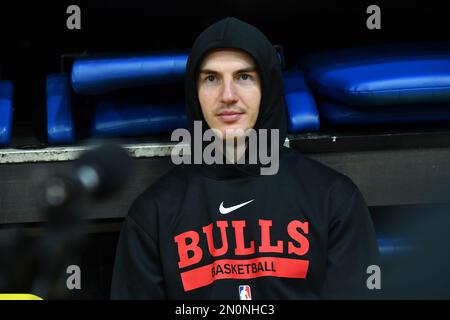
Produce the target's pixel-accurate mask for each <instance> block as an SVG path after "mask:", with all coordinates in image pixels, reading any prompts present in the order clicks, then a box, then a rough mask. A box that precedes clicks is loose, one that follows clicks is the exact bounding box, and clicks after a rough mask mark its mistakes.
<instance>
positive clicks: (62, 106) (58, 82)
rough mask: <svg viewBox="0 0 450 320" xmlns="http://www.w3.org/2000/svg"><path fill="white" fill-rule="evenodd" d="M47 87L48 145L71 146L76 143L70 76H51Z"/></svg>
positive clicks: (48, 78)
mask: <svg viewBox="0 0 450 320" xmlns="http://www.w3.org/2000/svg"><path fill="white" fill-rule="evenodd" d="M46 85H47V87H46V91H47V138H48V143H50V144H71V143H73V141H74V128H73V120H72V101H71V86H70V78H69V75H67V74H52V75H49V76H48V77H47V83H46Z"/></svg>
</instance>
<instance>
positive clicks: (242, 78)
mask: <svg viewBox="0 0 450 320" xmlns="http://www.w3.org/2000/svg"><path fill="white" fill-rule="evenodd" d="M239 79H240V80H251V79H252V76H251V75H249V74H245V73H244V74H240V75H239Z"/></svg>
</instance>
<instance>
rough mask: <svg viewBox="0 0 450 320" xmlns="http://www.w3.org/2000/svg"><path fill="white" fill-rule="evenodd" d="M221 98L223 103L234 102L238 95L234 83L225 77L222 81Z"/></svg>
mask: <svg viewBox="0 0 450 320" xmlns="http://www.w3.org/2000/svg"><path fill="white" fill-rule="evenodd" d="M221 98H222V102H223V103H225V104H234V103H236V102H237V100H238V97H237V93H236V88H235V83H234V82H233V80H232V79H226V80H224V81H223V87H222V96H221Z"/></svg>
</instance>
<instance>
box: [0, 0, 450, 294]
mask: <svg viewBox="0 0 450 320" xmlns="http://www.w3.org/2000/svg"><path fill="white" fill-rule="evenodd" d="M71 4H77V5H79V6H80V8H81V30H68V29H67V28H66V19H67V17H68V14H66V8H67V7H68V6H69V5H71ZM371 4H377V5H379V6H380V8H381V24H382V29H381V30H368V29H367V28H366V19H367V17H368V14H366V8H367V7H368V6H369V5H371ZM226 16H235V17H237V18H240V19H243V20H245V21H247V22H249V23H251V24H254V25H256V26H257V27H258V28H260V29H261V30H262V31H263V32H264V33H265V34H266V35H267V36H268V38H269V39H270V40H271V41H272V43H274V44H280V45H283V47H284V52H285V59H286V66H287V67H288V68H289V67H291V66H292V65H293V64H294V62H295V61H296V59H297V57H298V56H299V55H301V54H304V53H309V52H315V51H319V50H325V49H334V48H340V47H351V46H357V45H364V44H376V43H380V44H381V43H401V42H411V41H414V42H422V41H450V1H435V0H428V1H417V2H411V1H398V0H396V1H383V2H380V1H345V2H344V1H331V0H327V1H324V0H311V1H294V0H287V1H281V0H278V1H266V0H246V1H244V0H227V1H224V0H221V1H212V0H209V1H204V0H202V1H173V0H164V1H149V0H147V1H138V0H127V1H106V0H96V1H75V0H74V1H57V2H56V1H35V2H30V1H2V2H1V3H0V79H5V80H12V81H13V82H14V84H15V114H14V124H13V128H14V129H13V145H15V146H18V147H27V146H45V145H46V131H45V123H46V120H45V119H46V116H45V78H46V76H47V75H48V74H50V73H57V72H60V71H61V70H60V68H61V55H63V54H69V53H77V54H79V53H85V52H86V53H99V52H133V51H153V50H155V51H160V50H180V49H181V50H186V49H189V48H190V46H191V44H192V42H193V41H194V39H195V37H196V36H197V35H198V34H199V33H200V32H201V31H202V30H203V29H204V28H205V27H207V26H208V25H210V24H211V23H213V22H215V21H217V20H219V19H221V18H223V17H226ZM370 209H371V213H372V216H373V218H374V221H375V225H376V228H377V233H378V234H381V233H386V234H401V233H402V232H403V233H405V234H406V235H407V236H408V235H413V236H416V238H417V239H422V240H423V241H422V243H423V244H424V246H423V248H422V249H421V251H419V253H416V254H415V255H414V256H408V255H406V256H404V257H402V260H401V261H399V260H396V261H397V262H395V263H394V264H393V263H392V260H389V259H390V258H389V257H387V258H386V259H387V260H386V259H385V261H384V263H385V265H386V266H388V269H387V276H386V279H387V282H383V283H385V284H386V285H385V286H384V289H385V292H386V294H385V296H384V297H385V298H391V297H393V298H399V297H400V298H423V297H432V298H433V297H434V298H436V297H438V298H441V297H446V298H449V296H450V294H449V291H448V290H446V288H448V287H449V286H448V284H449V277H448V275H447V276H446V277H444V278H443V277H442V276H443V275H445V274H446V273H448V271H446V270H445V268H444V267H447V266H448V261H449V260H448V256H447V252H448V249H447V243H449V242H448V241H447V240H445V238H443V236H444V235H445V234H446V230H447V229H446V228H447V227H448V224H447V225H446V224H442V223H440V222H442V221H448V213H449V208H448V206H439V207H436V206H422V207H417V206H409V207H405V206H399V207H389V208H384V207H383V208H382V207H378V208H377V207H374V208H370ZM394 216H395V217H396V218H395V219H394V221H395V223H389V222H387V221H389V220H390V221H392V220H391V219H392V217H394ZM427 218H428V219H427ZM422 219H427V220H426V221H427V223H426V224H422V223H421V221H422ZM424 221H425V220H424ZM115 222H119V223H120V220H119V221H115ZM430 230H435V232H430ZM430 235H434V237H430ZM117 238H118V231H117V230H116V231H111V232H101V233H95V234H91V235H90V236H89V240H90V241H89V244H88V246H87V248H86V250H85V252H84V254H83V258H82V262H81V269H82V270H83V274H82V279H83V280H82V281H83V283H82V287H83V290H82V291H81V292H74V293H73V297H77V298H100V299H102V298H108V296H109V284H110V279H111V272H112V263H113V259H114V253H115V245H116V242H117ZM444 240H445V241H444ZM442 262H445V263H443V264H442ZM440 263H441V264H440ZM437 266H438V267H437ZM424 270H425V271H424ZM437 284H439V285H437Z"/></svg>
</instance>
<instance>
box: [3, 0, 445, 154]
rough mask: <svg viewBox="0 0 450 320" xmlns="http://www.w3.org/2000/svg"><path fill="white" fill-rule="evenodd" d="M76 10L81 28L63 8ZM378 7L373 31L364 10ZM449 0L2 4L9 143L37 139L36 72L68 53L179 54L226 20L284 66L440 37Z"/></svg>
mask: <svg viewBox="0 0 450 320" xmlns="http://www.w3.org/2000/svg"><path fill="white" fill-rule="evenodd" d="M71 4H76V5H78V6H79V7H80V8H81V30H68V29H67V28H66V19H67V17H68V16H69V15H68V14H66V9H67V7H68V6H69V5H71ZM371 4H377V5H379V6H380V8H381V21H382V29H381V30H368V29H367V28H366V19H367V17H368V14H366V8H367V7H368V6H369V5H371ZM449 15H450V2H449V1H436V0H429V1H420V2H412V1H398V0H396V1H382V2H380V1H375V2H373V1H331V0H327V1H324V0H314V1H295V0H279V1H268V0H246V1H242V0H227V1H224V0H216V1H212V0H209V1H205V0H200V1H181V0H164V1H148V0H147V1H140V0H127V1H117V0H116V1H106V0H95V1H48V0H47V1H33V2H31V1H20V0H19V1H2V2H1V4H0V47H1V50H0V79H7V80H12V81H13V82H14V83H15V114H14V124H13V141H12V145H13V146H15V147H25V146H27V145H45V144H46V131H45V123H46V122H45V119H46V118H45V86H44V85H45V77H46V76H47V75H48V74H50V73H56V72H60V71H61V70H60V69H61V68H60V65H61V63H60V62H61V55H63V54H69V53H77V54H79V53H83V52H86V53H97V52H132V51H142V50H145V51H153V50H163V51H164V50H180V49H181V50H188V49H189V48H190V46H191V44H192V42H193V40H194V39H195V37H196V36H197V35H198V34H199V33H200V32H201V31H202V30H203V29H204V28H205V27H206V26H208V25H210V24H211V23H213V22H215V21H217V20H219V19H221V18H223V17H226V16H235V17H238V18H240V19H243V20H245V21H247V22H249V23H252V24H254V25H256V26H257V27H259V28H260V29H261V30H262V31H263V32H264V33H265V34H266V35H267V36H268V38H269V39H270V40H271V41H272V43H274V44H280V45H283V47H284V50H285V58H286V66H287V67H290V66H292V64H293V63H294V62H295V61H296V59H297V57H298V56H299V55H300V54H303V53H308V52H314V51H318V50H323V49H333V48H339V47H349V46H356V45H363V44H372V43H399V42H409V41H449V40H450V35H449V30H450V19H449Z"/></svg>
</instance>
